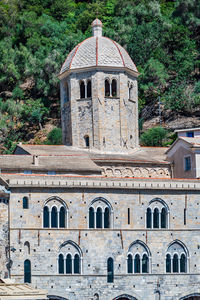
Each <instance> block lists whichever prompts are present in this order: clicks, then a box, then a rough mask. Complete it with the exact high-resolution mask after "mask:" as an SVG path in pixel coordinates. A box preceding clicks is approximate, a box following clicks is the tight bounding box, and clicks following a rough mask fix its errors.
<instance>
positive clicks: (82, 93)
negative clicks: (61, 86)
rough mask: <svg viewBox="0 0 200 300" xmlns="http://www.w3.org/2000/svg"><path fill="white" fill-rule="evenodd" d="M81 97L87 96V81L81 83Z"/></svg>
mask: <svg viewBox="0 0 200 300" xmlns="http://www.w3.org/2000/svg"><path fill="white" fill-rule="evenodd" d="M80 98H81V99H84V98H85V83H84V82H83V81H81V83H80Z"/></svg>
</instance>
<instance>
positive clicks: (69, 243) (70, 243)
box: [57, 240, 83, 274]
mask: <svg viewBox="0 0 200 300" xmlns="http://www.w3.org/2000/svg"><path fill="white" fill-rule="evenodd" d="M67 246H71V247H72V249H71V250H69V249H66V248H67ZM60 254H62V255H63V257H64V270H65V272H64V273H66V259H67V256H68V255H69V254H70V255H71V264H72V273H68V274H82V260H83V252H82V250H81V248H80V247H79V246H78V245H77V244H76V243H75V242H73V241H71V240H68V241H65V242H64V243H62V244H61V245H60V246H59V253H58V258H57V266H58V267H57V272H58V274H59V255H60ZM77 256H78V258H79V265H78V268H79V272H75V262H74V261H75V258H76V257H77Z"/></svg>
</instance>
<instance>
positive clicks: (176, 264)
mask: <svg viewBox="0 0 200 300" xmlns="http://www.w3.org/2000/svg"><path fill="white" fill-rule="evenodd" d="M172 263H173V273H178V255H177V254H174V256H173V262H172Z"/></svg>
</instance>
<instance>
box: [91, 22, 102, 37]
mask: <svg viewBox="0 0 200 300" xmlns="http://www.w3.org/2000/svg"><path fill="white" fill-rule="evenodd" d="M102 27H103V24H102V22H101V21H100V20H99V19H95V20H94V21H93V22H92V35H93V36H97V37H100V36H102Z"/></svg>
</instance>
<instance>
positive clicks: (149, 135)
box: [140, 127, 167, 147]
mask: <svg viewBox="0 0 200 300" xmlns="http://www.w3.org/2000/svg"><path fill="white" fill-rule="evenodd" d="M166 136H167V131H166V130H165V129H164V128H162V127H154V128H150V129H148V130H147V131H146V132H144V133H143V134H142V135H141V137H140V142H141V144H142V145H143V146H151V147H155V146H157V147H162V146H163V145H164V140H165V138H166Z"/></svg>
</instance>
